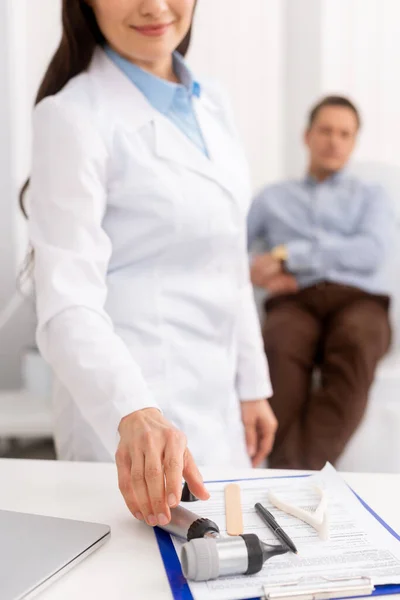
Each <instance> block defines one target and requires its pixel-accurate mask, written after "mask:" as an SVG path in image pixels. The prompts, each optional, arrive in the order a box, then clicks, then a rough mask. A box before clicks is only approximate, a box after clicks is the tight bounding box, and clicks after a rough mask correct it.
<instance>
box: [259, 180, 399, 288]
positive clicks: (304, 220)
mask: <svg viewBox="0 0 400 600" xmlns="http://www.w3.org/2000/svg"><path fill="white" fill-rule="evenodd" d="M393 230H394V217H393V212H392V207H391V203H390V201H389V199H388V197H387V195H386V193H385V191H384V190H383V189H382V187H380V186H378V185H374V184H370V183H365V182H362V181H360V180H358V179H356V178H354V177H351V176H350V175H347V174H346V173H344V172H341V173H337V174H336V175H334V176H332V177H330V178H329V179H327V180H325V181H323V182H322V183H318V182H316V181H315V180H314V179H313V178H312V177H309V176H308V177H306V178H305V179H303V180H300V181H288V182H284V183H280V184H277V185H272V186H269V187H267V188H265V189H264V190H263V191H261V193H260V194H259V195H258V196H257V197H256V198H255V200H254V203H253V205H252V208H251V210H250V214H249V218H248V236H249V247H250V248H251V247H252V245H253V243H254V241H255V240H256V239H260V238H261V239H262V240H263V242H264V244H265V246H266V249H267V250H271V249H272V248H274V247H275V246H279V245H281V244H285V245H286V247H287V249H288V261H287V268H288V270H289V271H290V272H291V273H293V274H294V275H295V276H296V279H297V281H298V283H299V286H300V287H301V288H304V287H308V286H310V285H314V284H315V283H318V282H321V281H331V282H335V283H341V284H344V285H350V286H354V287H357V288H359V289H362V290H365V291H367V292H370V293H376V294H390V281H389V272H390V269H389V264H388V263H389V254H390V249H391V242H392V239H393V236H392V234H393Z"/></svg>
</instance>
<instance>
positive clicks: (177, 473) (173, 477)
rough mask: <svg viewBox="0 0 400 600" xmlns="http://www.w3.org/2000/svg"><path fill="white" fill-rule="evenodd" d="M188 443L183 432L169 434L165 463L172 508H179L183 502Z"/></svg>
mask: <svg viewBox="0 0 400 600" xmlns="http://www.w3.org/2000/svg"><path fill="white" fill-rule="evenodd" d="M186 443H187V442H186V436H185V435H184V434H183V433H182V432H181V431H178V430H175V431H170V432H169V435H168V439H167V442H166V445H165V452H164V460H163V463H164V473H165V488H166V497H167V502H168V505H169V506H170V507H173V506H177V505H178V504H179V502H180V500H181V496H182V477H183V468H184V455H185V452H186Z"/></svg>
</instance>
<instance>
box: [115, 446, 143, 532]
mask: <svg viewBox="0 0 400 600" xmlns="http://www.w3.org/2000/svg"><path fill="white" fill-rule="evenodd" d="M115 461H116V465H117V471H118V487H119V490H120V492H121V494H122V496H123V498H124V500H125V504H126V505H127V507H128V508H129V510H130V511H131V513H132V514H133V515H134V516H135V517H136V519H139V520H140V521H143V519H144V517H143V514H142V512H141V510H140V507H139V503H138V501H137V498H136V495H135V492H134V490H133V481H132V460H131V456H130V454H129V451H128V450H127V449H126V450H125V449H124V448H123V447H122V446H120V447H119V448H118V451H117V453H116V455H115ZM143 461H144V459H143Z"/></svg>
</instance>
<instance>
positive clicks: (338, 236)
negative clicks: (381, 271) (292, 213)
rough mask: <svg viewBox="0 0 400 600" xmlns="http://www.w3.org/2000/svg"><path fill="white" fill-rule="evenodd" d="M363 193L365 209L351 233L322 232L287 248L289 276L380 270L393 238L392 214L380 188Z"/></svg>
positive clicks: (364, 272)
mask: <svg viewBox="0 0 400 600" xmlns="http://www.w3.org/2000/svg"><path fill="white" fill-rule="evenodd" d="M366 193H367V197H366V202H365V209H364V212H363V214H362V215H361V218H360V222H359V224H358V227H357V229H356V230H355V231H354V232H351V233H349V234H344V233H341V232H339V231H327V230H326V229H323V230H318V231H317V232H316V234H315V237H314V238H313V239H309V240H307V239H299V240H293V241H292V242H289V243H288V244H287V249H288V261H287V266H288V269H289V270H290V271H291V272H293V273H300V272H307V271H313V272H315V271H316V272H321V273H326V272H327V271H329V270H337V271H351V272H356V273H361V274H364V275H366V274H371V273H374V272H375V271H376V270H377V269H378V268H379V267H380V265H381V264H382V262H383V261H384V259H385V258H386V253H387V250H388V247H389V245H390V242H391V239H392V235H393V222H394V220H393V211H392V207H391V203H390V201H389V198H388V196H387V194H386V193H385V191H384V190H383V188H382V187H380V186H374V187H371V188H369V189H368V191H367V192H366Z"/></svg>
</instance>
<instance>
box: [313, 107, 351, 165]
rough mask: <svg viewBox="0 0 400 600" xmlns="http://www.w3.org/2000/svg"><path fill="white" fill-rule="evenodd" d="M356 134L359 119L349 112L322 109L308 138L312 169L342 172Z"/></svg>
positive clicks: (333, 108) (334, 108) (348, 110)
mask: <svg viewBox="0 0 400 600" xmlns="http://www.w3.org/2000/svg"><path fill="white" fill-rule="evenodd" d="M357 133H358V122H357V117H356V115H355V113H354V112H353V111H352V110H351V109H350V108H346V107H343V106H324V107H323V108H321V109H320V110H319V112H318V114H317V116H316V118H315V120H314V122H313V124H312V125H311V127H310V129H308V130H307V131H306V134H305V142H306V145H307V146H308V149H309V151H310V164H311V168H312V169H314V170H317V171H321V172H325V173H335V172H336V171H340V169H342V168H343V167H344V166H345V165H346V163H347V162H348V160H349V158H350V156H351V153H352V152H353V149H354V145H355V142H356V139H357Z"/></svg>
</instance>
